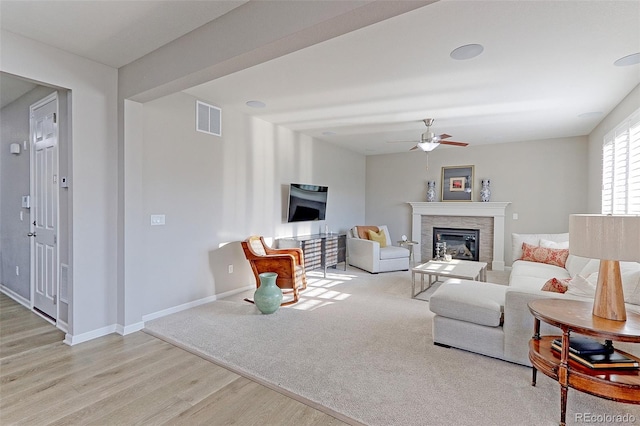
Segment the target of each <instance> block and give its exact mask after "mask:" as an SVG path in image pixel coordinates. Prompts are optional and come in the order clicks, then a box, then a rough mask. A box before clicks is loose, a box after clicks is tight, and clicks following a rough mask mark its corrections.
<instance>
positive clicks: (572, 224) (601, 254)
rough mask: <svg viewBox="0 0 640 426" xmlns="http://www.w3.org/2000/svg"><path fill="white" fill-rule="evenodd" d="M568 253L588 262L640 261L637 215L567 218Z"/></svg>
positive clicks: (583, 215)
mask: <svg viewBox="0 0 640 426" xmlns="http://www.w3.org/2000/svg"><path fill="white" fill-rule="evenodd" d="M569 252H570V253H571V254H573V255H575V256H582V257H588V258H591V259H606V260H621V261H628V262H640V216H631V215H586V214H574V215H571V216H569Z"/></svg>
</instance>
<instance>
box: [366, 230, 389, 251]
mask: <svg viewBox="0 0 640 426" xmlns="http://www.w3.org/2000/svg"><path fill="white" fill-rule="evenodd" d="M369 239H370V240H371V241H375V242H377V243H380V248H383V247H386V246H387V237H386V236H385V235H384V231H380V232H376V231H372V230H369Z"/></svg>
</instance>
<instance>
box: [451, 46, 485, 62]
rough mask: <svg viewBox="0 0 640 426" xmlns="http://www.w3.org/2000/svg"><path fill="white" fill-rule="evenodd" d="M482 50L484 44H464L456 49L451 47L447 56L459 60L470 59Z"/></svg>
mask: <svg viewBox="0 0 640 426" xmlns="http://www.w3.org/2000/svg"><path fill="white" fill-rule="evenodd" d="M483 51H484V46H482V45H481V44H465V45H464V46H460V47H458V48H456V49H453V50H452V51H451V53H450V54H449V56H451V58H453V59H457V60H459V61H462V60H466V59H472V58H475V57H476V56H478V55H479V54H481V53H482V52H483Z"/></svg>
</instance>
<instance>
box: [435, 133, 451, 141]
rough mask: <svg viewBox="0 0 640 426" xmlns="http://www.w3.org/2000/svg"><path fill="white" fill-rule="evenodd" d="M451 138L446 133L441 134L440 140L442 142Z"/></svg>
mask: <svg viewBox="0 0 640 426" xmlns="http://www.w3.org/2000/svg"><path fill="white" fill-rule="evenodd" d="M450 137H451V135H448V134H446V133H443V134H441V135H440V136H438V138H440V140H442V139H446V138H450Z"/></svg>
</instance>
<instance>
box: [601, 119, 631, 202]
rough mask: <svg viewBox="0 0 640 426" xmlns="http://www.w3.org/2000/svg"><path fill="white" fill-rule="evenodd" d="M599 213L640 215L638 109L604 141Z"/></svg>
mask: <svg viewBox="0 0 640 426" xmlns="http://www.w3.org/2000/svg"><path fill="white" fill-rule="evenodd" d="M602 213H603V214H640V109H639V110H637V111H636V112H634V113H633V114H631V116H629V117H628V118H627V119H626V120H624V121H623V122H622V123H620V124H619V125H618V126H617V127H616V128H615V129H613V130H612V131H611V132H609V133H607V134H606V135H605V137H604V143H603V145H602Z"/></svg>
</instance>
